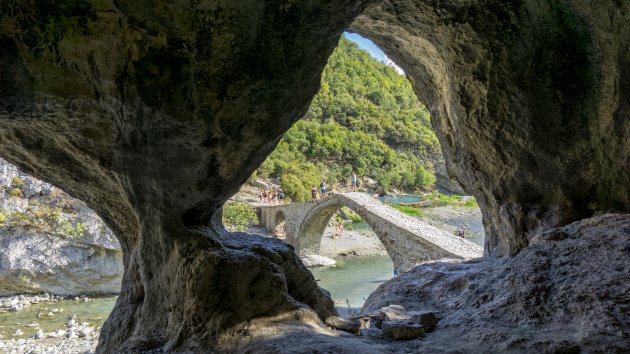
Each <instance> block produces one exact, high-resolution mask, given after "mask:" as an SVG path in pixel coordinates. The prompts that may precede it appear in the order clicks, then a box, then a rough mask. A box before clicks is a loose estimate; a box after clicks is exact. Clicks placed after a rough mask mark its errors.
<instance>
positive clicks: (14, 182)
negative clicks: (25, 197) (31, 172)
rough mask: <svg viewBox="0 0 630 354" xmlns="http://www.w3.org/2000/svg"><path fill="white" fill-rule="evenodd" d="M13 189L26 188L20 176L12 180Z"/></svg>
mask: <svg viewBox="0 0 630 354" xmlns="http://www.w3.org/2000/svg"><path fill="white" fill-rule="evenodd" d="M11 187H13V188H23V187H24V181H22V179H21V178H20V177H18V176H15V177H13V178H11Z"/></svg>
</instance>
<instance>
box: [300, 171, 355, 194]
mask: <svg viewBox="0 0 630 354" xmlns="http://www.w3.org/2000/svg"><path fill="white" fill-rule="evenodd" d="M351 178H352V182H351V185H352V191H353V192H356V191H357V174H356V173H354V171H353V172H352V176H351ZM317 192H318V191H317V188H315V186H313V187H311V199H312V200H313V202H317V200H318V193H317ZM327 193H328V185H327V184H326V182H325V181H324V182H322V183H320V185H319V198H324V197H325V196H326V194H327Z"/></svg>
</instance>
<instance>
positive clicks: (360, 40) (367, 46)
mask: <svg viewBox="0 0 630 354" xmlns="http://www.w3.org/2000/svg"><path fill="white" fill-rule="evenodd" d="M343 34H344V35H345V36H346V38H348V39H349V40H351V41H353V42H355V43H356V44H358V45H359V48H361V49H364V50H367V51H368V53H370V55H372V56H373V57H374V58H376V59H377V60H378V61H380V62H383V63H385V64H387V65H389V66H392V67H393V68H394V69H396V71H398V73H399V74H400V75H405V72H404V71H403V69H401V68H400V67H399V66H398V65H396V63H394V62H393V61H392V60H391V59H389V58H388V57H387V55H385V53H383V51H382V50H381V48H379V47H378V46H377V45H376V44H374V42H372V41H371V40H369V39H367V38H365V37H361V36H360V35H358V34H356V33H350V32H344V33H343Z"/></svg>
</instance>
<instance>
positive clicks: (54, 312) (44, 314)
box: [0, 296, 117, 338]
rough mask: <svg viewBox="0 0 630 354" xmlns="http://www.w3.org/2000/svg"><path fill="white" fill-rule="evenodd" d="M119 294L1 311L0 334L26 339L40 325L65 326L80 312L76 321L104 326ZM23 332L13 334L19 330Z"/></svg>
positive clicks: (48, 328)
mask: <svg viewBox="0 0 630 354" xmlns="http://www.w3.org/2000/svg"><path fill="white" fill-rule="evenodd" d="M116 298H117V297H116V296H105V297H97V298H90V301H88V302H82V301H75V300H60V301H57V302H47V303H39V304H34V305H31V306H30V307H27V308H25V309H22V310H20V311H17V312H4V313H0V335H2V337H3V338H26V337H31V336H33V335H34V334H35V333H36V332H37V327H39V328H41V329H42V330H43V331H44V332H45V333H48V332H53V331H56V330H58V329H64V330H65V329H66V322H68V320H69V319H70V317H72V315H77V318H76V322H77V323H78V324H81V323H83V322H87V323H89V324H90V326H92V327H101V326H102V325H103V322H105V319H106V318H107V316H108V315H109V313H110V312H111V310H112V308H114V303H115V302H116ZM18 328H19V329H21V330H22V331H23V332H24V334H23V335H21V336H16V337H14V336H13V334H14V333H15V331H16V330H17V329H18Z"/></svg>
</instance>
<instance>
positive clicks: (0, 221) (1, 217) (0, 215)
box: [0, 210, 7, 226]
mask: <svg viewBox="0 0 630 354" xmlns="http://www.w3.org/2000/svg"><path fill="white" fill-rule="evenodd" d="M5 221H7V214H6V211H4V210H0V226H2V225H4V222H5Z"/></svg>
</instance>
